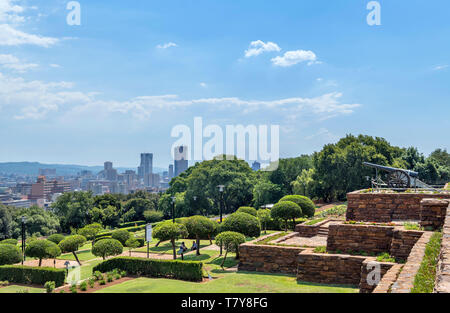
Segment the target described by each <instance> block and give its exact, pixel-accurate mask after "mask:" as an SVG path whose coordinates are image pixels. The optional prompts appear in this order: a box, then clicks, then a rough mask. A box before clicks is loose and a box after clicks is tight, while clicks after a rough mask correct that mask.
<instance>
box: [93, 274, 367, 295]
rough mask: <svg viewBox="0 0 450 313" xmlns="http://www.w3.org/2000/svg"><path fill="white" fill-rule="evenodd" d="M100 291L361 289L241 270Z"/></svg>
mask: <svg viewBox="0 0 450 313" xmlns="http://www.w3.org/2000/svg"><path fill="white" fill-rule="evenodd" d="M97 292H98V293H356V292H358V289H355V288H349V287H342V286H327V285H319V284H313V283H299V282H297V279H296V277H295V276H290V275H275V274H263V273H249V272H238V273H230V274H226V276H224V277H223V278H219V279H214V280H212V281H209V282H206V283H192V282H185V281H178V280H171V279H156V278H138V279H135V280H130V281H127V282H124V283H122V284H119V285H115V286H111V287H107V288H105V289H101V290H99V291H97Z"/></svg>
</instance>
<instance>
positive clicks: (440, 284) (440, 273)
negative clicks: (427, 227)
mask: <svg viewBox="0 0 450 313" xmlns="http://www.w3.org/2000/svg"><path fill="white" fill-rule="evenodd" d="M434 292H436V293H450V206H449V207H448V209H447V215H446V217H445V223H444V226H443V228H442V245H441V253H440V255H439V261H438V265H437V269H436V284H435V287H434Z"/></svg>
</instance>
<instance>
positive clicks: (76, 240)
mask: <svg viewBox="0 0 450 313" xmlns="http://www.w3.org/2000/svg"><path fill="white" fill-rule="evenodd" d="M85 242H86V237H84V236H82V235H73V236H69V237H66V238H64V240H63V241H61V242H60V243H59V247H60V249H61V251H62V252H67V253H70V252H71V253H72V254H73V256H74V257H75V259H76V260H77V262H78V264H80V265H81V262H80V260H79V259H78V256H77V253H76V252H77V251H78V250H79V249H80V247H81V246H82V245H84V243H85Z"/></svg>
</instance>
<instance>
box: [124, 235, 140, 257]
mask: <svg viewBox="0 0 450 313" xmlns="http://www.w3.org/2000/svg"><path fill="white" fill-rule="evenodd" d="M125 247H128V248H129V250H128V251H129V252H130V256H131V250H132V249H136V248H138V247H139V241H138V240H137V239H136V238H134V237H130V239H128V240H127V241H126V242H125Z"/></svg>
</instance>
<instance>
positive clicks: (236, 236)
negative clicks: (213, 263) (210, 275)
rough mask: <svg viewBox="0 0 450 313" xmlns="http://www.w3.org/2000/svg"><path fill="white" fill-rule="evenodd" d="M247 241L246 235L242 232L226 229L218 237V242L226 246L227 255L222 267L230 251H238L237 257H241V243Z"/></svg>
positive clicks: (219, 244)
mask: <svg viewBox="0 0 450 313" xmlns="http://www.w3.org/2000/svg"><path fill="white" fill-rule="evenodd" d="M244 242H245V236H244V235H243V234H240V233H236V232H232V231H226V232H223V233H220V234H218V235H217V237H216V244H217V245H218V246H223V247H224V248H225V256H224V258H223V261H222V265H221V266H222V267H223V264H224V263H225V259H226V258H227V254H228V252H236V259H239V245H240V244H243V243H244Z"/></svg>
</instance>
